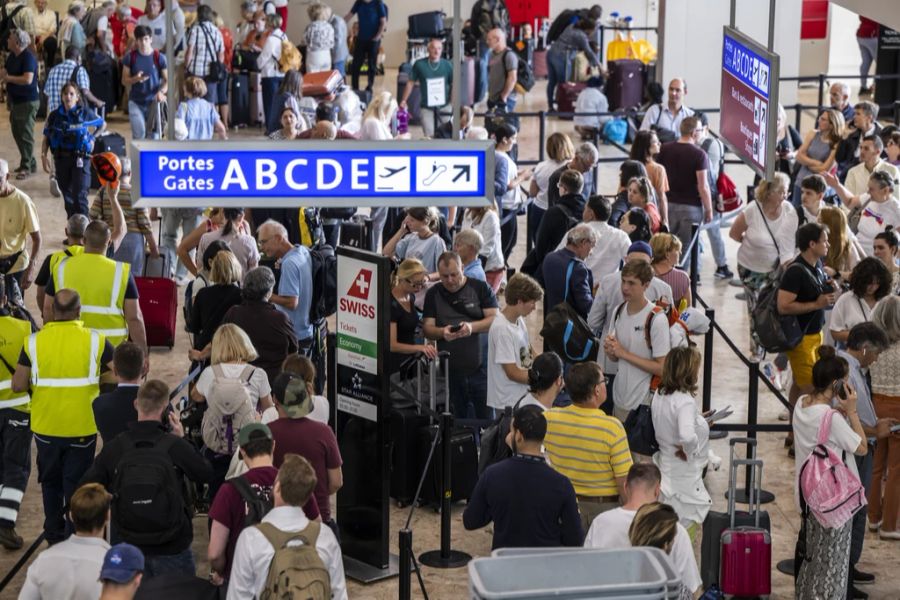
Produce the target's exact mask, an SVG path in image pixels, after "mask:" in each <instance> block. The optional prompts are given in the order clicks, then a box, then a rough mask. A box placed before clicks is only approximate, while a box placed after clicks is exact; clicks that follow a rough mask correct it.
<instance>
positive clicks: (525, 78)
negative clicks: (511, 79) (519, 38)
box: [503, 48, 534, 92]
mask: <svg viewBox="0 0 900 600" xmlns="http://www.w3.org/2000/svg"><path fill="white" fill-rule="evenodd" d="M506 52H513V53H515V51H514V50H513V49H512V48H507V49H506ZM506 52H504V53H503V60H504V61H505V60H506ZM515 54H516V58H518V59H519V62H518V63H516V64H517V65H518V66H517V67H516V86H517V87H521V88H522V89H523V90H525V91H526V92H530V91H531V88H533V87H534V71H533V70H532V68H531V65H530V64H528V61H527V60H525V57H523V56H520V55H519V54H518V53H515Z"/></svg>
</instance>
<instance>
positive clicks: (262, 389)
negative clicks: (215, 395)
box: [197, 363, 272, 408]
mask: <svg viewBox="0 0 900 600" xmlns="http://www.w3.org/2000/svg"><path fill="white" fill-rule="evenodd" d="M219 366H221V367H222V372H223V373H224V375H225V377H232V378H234V379H238V378H240V377H241V373H242V372H243V371H244V368H245V367H246V366H247V365H246V364H236V363H219ZM250 368H251V369H253V373H252V374H251V375H250V381H248V382H245V387H246V388H247V393H249V394H250V404H251V405H252V406H253V407H254V408H256V407H257V405H258V404H259V399H260V398H265V397H266V396H268V395H269V394H271V393H272V388H271V387H269V377H268V376H267V375H266V372H265V371H263V370H262V369H260V368H258V367H254V366H251V367H250ZM214 379H215V375H214V374H213V368H212V367H211V366H210V367H206V368H205V369H203V372H202V373H200V377H198V378H197V391H198V392H200V393H201V394H203V396H204V397H205V398H208V397H209V390H210V389H211V388H212V384H213V380H214ZM242 381H243V380H242Z"/></svg>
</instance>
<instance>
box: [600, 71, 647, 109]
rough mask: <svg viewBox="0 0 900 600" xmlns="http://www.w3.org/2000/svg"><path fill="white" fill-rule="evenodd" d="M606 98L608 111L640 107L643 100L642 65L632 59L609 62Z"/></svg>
mask: <svg viewBox="0 0 900 600" xmlns="http://www.w3.org/2000/svg"><path fill="white" fill-rule="evenodd" d="M606 97H607V98H608V99H609V110H618V109H620V108H634V107H636V106H640V105H641V103H642V102H643V100H644V63H642V62H641V61H639V60H633V59H623V60H611V61H609V78H608V79H607V80H606Z"/></svg>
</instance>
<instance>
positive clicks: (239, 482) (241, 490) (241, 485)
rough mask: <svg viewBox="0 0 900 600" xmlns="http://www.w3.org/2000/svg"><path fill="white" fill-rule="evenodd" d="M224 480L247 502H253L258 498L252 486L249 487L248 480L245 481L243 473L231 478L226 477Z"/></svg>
mask: <svg viewBox="0 0 900 600" xmlns="http://www.w3.org/2000/svg"><path fill="white" fill-rule="evenodd" d="M226 481H227V482H228V483H230V484H231V485H232V486H233V487H234V489H235V490H236V491H237V493H238V494H240V495H241V498H242V499H243V500H244V502H246V503H247V504H251V503H254V502H256V501H257V500H258V497H257V495H256V492H254V491H253V488H252V487H250V482H249V481H247V480H246V479H245V478H244V476H243V475H238V476H237V477H232V478H231V479H227V480H226Z"/></svg>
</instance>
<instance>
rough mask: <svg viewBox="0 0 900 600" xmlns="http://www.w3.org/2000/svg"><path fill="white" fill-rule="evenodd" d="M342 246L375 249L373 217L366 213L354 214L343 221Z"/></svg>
mask: <svg viewBox="0 0 900 600" xmlns="http://www.w3.org/2000/svg"><path fill="white" fill-rule="evenodd" d="M340 239H341V241H340V245H341V246H350V247H352V248H360V249H361V250H369V251H374V250H375V227H374V226H373V224H372V219H371V218H370V217H368V216H366V215H353V217H352V218H351V219H348V220H346V221H342V222H341V238H340Z"/></svg>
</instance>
